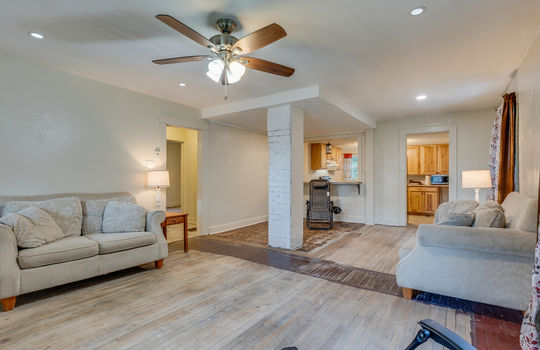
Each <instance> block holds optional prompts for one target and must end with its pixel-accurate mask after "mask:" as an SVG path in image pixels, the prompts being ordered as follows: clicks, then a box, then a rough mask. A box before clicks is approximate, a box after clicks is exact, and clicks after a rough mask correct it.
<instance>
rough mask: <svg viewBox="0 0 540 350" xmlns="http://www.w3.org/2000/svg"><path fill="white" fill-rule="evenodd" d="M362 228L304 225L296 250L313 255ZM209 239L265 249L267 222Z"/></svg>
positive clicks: (351, 225) (341, 223) (340, 225)
mask: <svg viewBox="0 0 540 350" xmlns="http://www.w3.org/2000/svg"><path fill="white" fill-rule="evenodd" d="M362 226H364V224H357V223H350V222H341V221H336V222H334V227H333V228H332V229H330V230H310V229H308V228H307V227H306V225H305V224H304V243H303V245H302V248H300V249H298V250H299V251H302V252H306V253H315V252H317V251H319V250H321V249H323V248H325V247H327V246H329V245H330V244H332V243H334V242H336V241H339V240H340V239H341V238H343V237H345V236H347V235H349V234H351V233H356V234H360V228H362ZM210 237H211V238H216V239H220V240H225V241H230V242H234V243H250V244H251V245H255V246H260V247H267V246H268V222H267V221H266V222H261V223H260V224H255V225H251V226H246V227H242V228H239V229H236V230H231V231H227V232H222V233H218V234H215V235H212V236H210Z"/></svg>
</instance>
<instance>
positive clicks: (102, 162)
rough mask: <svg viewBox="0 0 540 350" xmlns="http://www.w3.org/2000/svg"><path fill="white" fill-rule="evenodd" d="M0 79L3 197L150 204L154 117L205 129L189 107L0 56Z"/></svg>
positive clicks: (156, 120) (156, 124)
mask: <svg viewBox="0 0 540 350" xmlns="http://www.w3.org/2000/svg"><path fill="white" fill-rule="evenodd" d="M0 77H1V79H0V148H1V149H2V152H1V153H0V164H1V165H0V167H1V170H0V193H1V194H6V195H7V194H12V195H31V194H47V193H62V192H107V191H129V192H131V193H133V194H134V195H135V196H136V197H137V199H138V201H139V203H141V204H143V205H145V206H147V207H151V206H152V205H153V201H154V191H153V190H152V189H148V188H145V181H146V167H145V160H155V162H156V163H157V164H159V163H160V162H161V160H160V159H156V158H155V156H154V147H156V146H158V145H159V144H160V140H159V138H160V135H159V121H160V119H162V117H163V116H165V117H163V118H164V119H167V120H169V121H175V122H176V123H178V124H184V123H186V124H190V125H194V126H197V127H201V128H204V127H206V126H207V122H206V121H203V120H201V119H200V112H199V111H197V110H195V109H192V108H188V107H185V106H182V105H178V104H175V103H171V102H168V101H165V100H160V99H157V98H154V97H149V96H146V95H142V94H139V93H135V92H132V91H128V90H125V89H121V88H117V87H113V86H110V85H106V84H102V83H99V82H96V81H92V80H88V79H84V78H81V77H77V76H74V75H70V74H66V73H63V72H59V71H56V70H52V69H48V68H44V67H41V66H38V65H35V64H30V63H25V62H23V61H21V60H19V59H17V60H16V59H13V58H10V57H5V56H0ZM161 158H163V159H164V157H163V156H162V157H161Z"/></svg>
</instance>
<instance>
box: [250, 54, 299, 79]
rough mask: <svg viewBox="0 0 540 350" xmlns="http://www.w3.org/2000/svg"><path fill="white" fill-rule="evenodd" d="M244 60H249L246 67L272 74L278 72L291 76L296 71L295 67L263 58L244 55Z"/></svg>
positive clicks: (278, 73)
mask: <svg viewBox="0 0 540 350" xmlns="http://www.w3.org/2000/svg"><path fill="white" fill-rule="evenodd" d="M242 60H246V61H248V63H247V65H246V67H247V68H251V69H256V70H260V71H261V72H266V73H270V74H277V75H281V76H284V77H290V76H291V75H293V73H294V68H290V67H287V66H283V65H281V64H278V63H274V62H270V61H265V60H261V59H260V58H255V57H242Z"/></svg>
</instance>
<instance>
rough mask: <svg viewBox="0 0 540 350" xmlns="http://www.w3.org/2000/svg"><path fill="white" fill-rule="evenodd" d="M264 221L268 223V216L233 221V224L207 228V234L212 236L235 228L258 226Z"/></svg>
mask: <svg viewBox="0 0 540 350" xmlns="http://www.w3.org/2000/svg"><path fill="white" fill-rule="evenodd" d="M265 221H268V215H263V216H256V217H252V218H248V219H243V220H238V221H233V222H229V223H226V224H221V225H213V226H208V234H210V235H212V234H215V233H220V232H226V231H230V230H235V229H237V228H241V227H245V226H250V225H255V224H259V223H261V222H265Z"/></svg>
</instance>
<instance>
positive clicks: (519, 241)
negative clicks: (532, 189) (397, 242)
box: [396, 192, 537, 310]
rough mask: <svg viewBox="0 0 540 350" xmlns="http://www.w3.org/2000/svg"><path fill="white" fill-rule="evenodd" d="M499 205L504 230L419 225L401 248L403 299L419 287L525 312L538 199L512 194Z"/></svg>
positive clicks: (399, 275) (399, 273)
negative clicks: (503, 214) (502, 215)
mask: <svg viewBox="0 0 540 350" xmlns="http://www.w3.org/2000/svg"><path fill="white" fill-rule="evenodd" d="M502 206H503V208H504V212H505V216H506V222H507V224H506V228H484V227H464V226H446V225H420V226H419V227H418V231H417V233H416V237H414V238H412V239H411V240H409V241H408V242H406V243H405V244H404V245H403V247H402V248H401V250H400V251H399V258H400V261H399V263H398V265H397V273H396V278H397V284H398V285H399V286H400V287H402V289H403V294H404V297H406V298H408V299H410V298H412V296H413V295H414V293H415V292H416V291H419V290H420V291H426V292H431V293H436V294H441V295H447V296H452V297H457V298H461V299H466V300H472V301H477V302H482V303H487V304H491V305H498V306H503V307H507V308H511V309H516V310H525V309H526V308H527V305H528V303H529V299H530V285H531V271H532V267H533V263H534V248H535V245H536V237H537V233H536V232H537V228H536V213H537V209H536V208H537V203H536V200H535V199H532V198H529V197H527V196H524V195H522V194H519V193H517V192H512V193H510V194H509V195H508V196H507V198H506V199H505V200H504V202H503V203H502Z"/></svg>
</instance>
